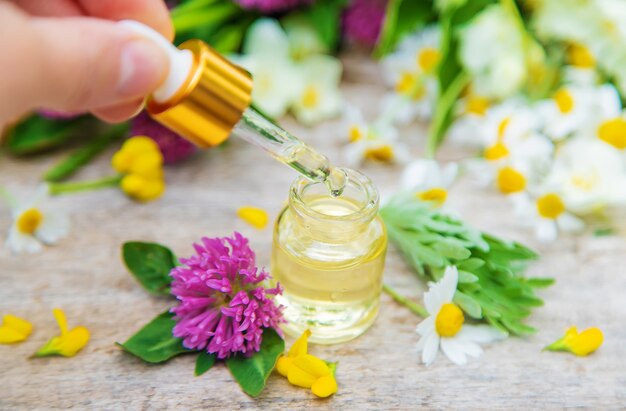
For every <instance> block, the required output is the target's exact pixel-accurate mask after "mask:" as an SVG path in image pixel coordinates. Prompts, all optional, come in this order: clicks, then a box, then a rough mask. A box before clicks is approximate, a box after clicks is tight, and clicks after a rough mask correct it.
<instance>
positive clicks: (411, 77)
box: [396, 72, 426, 101]
mask: <svg viewBox="0 0 626 411" xmlns="http://www.w3.org/2000/svg"><path fill="white" fill-rule="evenodd" d="M396 91H397V92H398V93H400V94H404V95H407V96H409V97H410V98H411V99H412V100H415V101H417V100H420V99H421V98H422V97H424V95H426V88H425V87H424V85H423V84H422V82H421V79H420V77H419V75H417V74H413V73H409V72H406V73H403V74H402V76H400V80H398V82H397V83H396Z"/></svg>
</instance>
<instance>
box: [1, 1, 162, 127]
mask: <svg viewBox="0 0 626 411" xmlns="http://www.w3.org/2000/svg"><path fill="white" fill-rule="evenodd" d="M123 19H133V20H138V21H140V22H142V23H145V24H148V25H150V26H151V27H153V28H154V29H156V30H158V31H159V32H161V33H162V34H163V35H164V36H165V37H167V38H169V39H172V38H173V36H174V33H173V28H172V24H171V21H170V19H169V14H168V10H167V8H166V6H165V4H164V3H163V1H162V0H14V1H7V0H0V129H1V128H2V124H6V123H7V122H8V121H11V120H15V119H16V118H17V117H19V116H21V115H23V114H24V113H26V112H28V111H31V110H35V109H39V108H46V109H52V110H59V111H68V112H72V111H91V112H93V113H94V114H95V115H97V116H98V117H100V118H102V119H103V120H106V121H111V122H118V121H123V120H125V119H127V118H129V117H132V116H133V115H134V114H135V113H136V112H137V111H138V110H139V109H140V108H141V104H142V101H143V97H144V96H146V95H148V94H149V93H150V92H151V91H153V90H154V89H156V88H157V87H158V85H159V84H160V83H161V82H162V81H163V80H164V79H165V76H166V75H167V70H168V64H167V58H166V56H165V55H164V54H163V52H162V51H161V50H160V49H159V48H158V47H156V46H155V45H153V44H152V43H150V42H149V41H148V40H145V39H142V38H140V37H139V36H138V35H137V34H135V33H133V32H131V31H130V30H128V29H124V28H123V27H120V26H119V25H117V24H116V23H115V21H117V20H123Z"/></svg>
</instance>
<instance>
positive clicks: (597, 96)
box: [537, 85, 621, 141]
mask: <svg viewBox="0 0 626 411" xmlns="http://www.w3.org/2000/svg"><path fill="white" fill-rule="evenodd" d="M620 111H621V103H620V100H619V95H618V93H617V90H615V88H614V87H612V86H610V85H603V86H600V87H576V86H565V87H562V88H561V89H559V90H558V91H557V92H556V93H555V94H554V96H553V98H552V99H549V100H544V101H542V102H539V103H538V104H537V112H538V113H539V115H540V116H541V118H542V119H543V122H544V130H545V133H546V134H547V135H548V136H549V137H550V138H552V139H553V140H555V141H560V140H563V139H564V138H566V137H570V136H572V135H574V134H576V133H579V132H581V131H583V132H591V131H592V130H593V131H595V130H594V129H595V128H596V127H597V125H598V119H612V118H615V117H617V116H619V114H620Z"/></svg>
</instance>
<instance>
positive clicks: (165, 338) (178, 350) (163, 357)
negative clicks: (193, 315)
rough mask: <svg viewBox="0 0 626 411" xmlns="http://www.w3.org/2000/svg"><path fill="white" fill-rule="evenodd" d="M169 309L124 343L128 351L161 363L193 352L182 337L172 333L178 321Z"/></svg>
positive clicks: (147, 359)
mask: <svg viewBox="0 0 626 411" xmlns="http://www.w3.org/2000/svg"><path fill="white" fill-rule="evenodd" d="M172 317H173V314H172V313H170V312H169V311H166V312H164V313H163V314H161V315H159V316H158V317H156V318H155V319H154V320H152V321H150V323H148V324H147V325H146V326H145V327H143V328H142V329H141V330H139V332H137V334H135V335H133V336H132V337H130V338H129V339H128V341H126V342H125V343H123V344H120V343H118V345H119V346H120V347H122V348H123V349H124V351H126V352H127V353H130V354H132V355H134V356H136V357H139V358H141V359H142V360H144V361H146V362H149V363H154V364H156V363H161V362H164V361H167V360H169V359H170V358H172V357H175V356H177V355H180V354H185V353H190V352H193V351H191V350H188V349H186V348H185V347H183V343H182V339H180V338H175V337H174V336H173V335H172V329H173V328H174V325H176V321H174V319H173V318H172Z"/></svg>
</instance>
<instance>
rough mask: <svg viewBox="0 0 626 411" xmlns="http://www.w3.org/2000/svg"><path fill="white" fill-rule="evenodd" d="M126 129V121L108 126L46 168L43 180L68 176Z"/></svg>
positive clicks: (53, 180) (118, 137)
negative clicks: (58, 161) (98, 134)
mask: <svg viewBox="0 0 626 411" xmlns="http://www.w3.org/2000/svg"><path fill="white" fill-rule="evenodd" d="M127 131H128V123H123V124H118V125H115V126H111V127H109V128H108V129H107V130H106V131H105V132H104V133H102V134H101V135H100V136H98V137H95V138H93V139H92V140H90V141H89V142H88V143H87V144H86V145H85V146H84V147H82V148H79V149H78V150H76V151H75V152H74V153H72V154H70V156H69V157H67V158H66V159H64V160H63V161H61V162H60V163H58V164H57V165H55V166H54V167H52V168H51V169H50V170H48V171H47V172H46V174H44V176H43V178H44V180H46V181H48V182H57V181H61V180H64V179H66V178H67V177H70V176H71V175H72V174H74V173H75V172H77V171H78V170H80V168H81V167H83V166H84V165H86V164H87V163H89V162H90V161H91V160H92V159H93V158H94V157H96V156H97V155H98V154H100V153H101V152H102V151H104V150H105V149H106V148H107V147H108V146H109V145H110V144H111V143H113V142H115V141H117V140H119V139H121V138H122V137H123V136H124V135H125V134H126V132H127Z"/></svg>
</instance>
